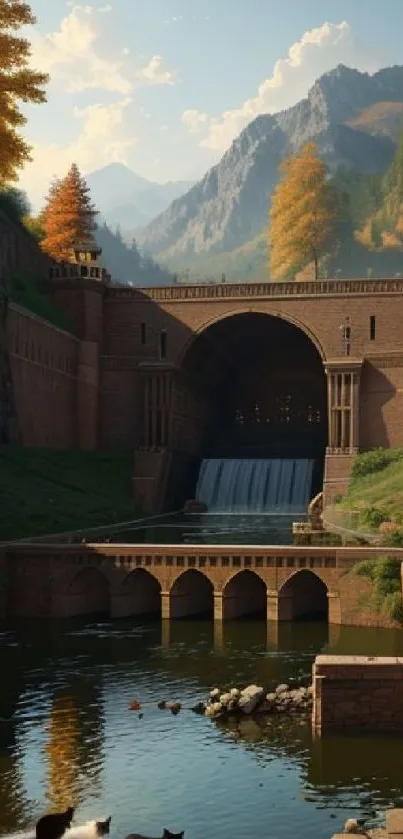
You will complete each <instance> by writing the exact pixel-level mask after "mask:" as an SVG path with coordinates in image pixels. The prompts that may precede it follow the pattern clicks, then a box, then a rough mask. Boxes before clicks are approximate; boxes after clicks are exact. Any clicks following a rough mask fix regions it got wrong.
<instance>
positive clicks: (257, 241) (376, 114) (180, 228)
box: [88, 65, 403, 273]
mask: <svg viewBox="0 0 403 839" xmlns="http://www.w3.org/2000/svg"><path fill="white" fill-rule="evenodd" d="M402 128H403V67H400V66H396V67H390V68H386V69H383V70H380V71H379V72H377V73H375V74H373V75H369V74H367V73H361V72H359V71H358V70H354V69H350V68H348V67H345V66H343V65H339V66H338V67H337V68H336V69H334V70H332V71H331V72H329V73H326V74H325V75H323V76H321V78H320V79H318V80H317V81H316V82H315V84H314V85H313V87H312V88H311V89H310V91H309V93H308V95H307V97H306V98H305V99H303V100H301V101H300V102H299V103H298V104H296V105H294V106H293V107H291V108H288V109H287V110H284V111H281V112H279V113H277V114H265V115H261V116H259V117H257V118H256V119H255V120H253V122H251V123H250V124H249V125H248V126H247V127H246V128H245V129H244V130H243V131H242V133H241V134H240V135H239V137H238V138H237V139H236V140H235V141H234V142H233V144H232V145H231V147H230V148H229V149H228V151H227V152H226V153H225V154H224V156H223V157H222V159H221V161H220V162H219V163H218V164H217V165H216V166H214V167H212V168H211V169H210V170H209V171H208V172H207V174H206V175H205V176H204V178H202V180H200V181H199V182H198V183H196V184H194V185H192V186H191V187H190V189H188V190H186V191H184V190H183V194H180V192H181V189H182V188H183V187H184V184H181V185H179V184H173V185H168V184H167V185H166V187H168V186H172V188H173V190H174V191H175V189H178V193H177V196H176V197H173V200H172V202H171V203H170V204H169V206H167V207H166V208H165V209H164V210H162V211H161V212H160V213H159V215H157V217H156V218H154V219H153V220H152V221H150V222H149V223H148V224H146V226H145V227H143V229H142V230H140V231H139V232H138V234H137V241H138V243H139V245H140V246H141V248H142V250H143V251H145V252H146V253H149V254H151V255H152V256H153V257H155V258H156V259H157V260H158V261H159V262H162V263H164V264H165V265H167V266H168V267H169V268H170V269H171V270H183V269H184V268H190V270H191V272H196V273H197V272H200V273H202V272H205V271H206V270H212V271H213V272H214V271H225V270H226V268H227V267H228V266H231V265H233V264H235V262H236V261H237V259H238V261H239V259H240V258H241V254H243V256H245V254H246V256H245V259H246V262H245V264H246V263H248V261H249V262H250V261H252V263H253V259H252V257H251V254H252V253H253V254H255V252H256V248H257V249H258V251H259V253H260V256H261V257H262V258H263V253H264V247H263V245H262V242H263V238H262V237H263V236H264V231H265V230H266V227H267V213H268V208H269V204H270V195H271V193H272V191H273V189H274V187H275V185H276V183H277V181H278V177H279V174H278V168H279V164H280V163H281V161H282V159H283V158H284V156H285V155H287V154H289V153H294V152H296V151H298V150H299V149H300V148H301V147H302V146H303V145H304V144H305V143H306V142H309V141H311V140H314V141H315V142H316V143H317V145H318V148H319V152H320V154H321V156H322V157H323V158H324V160H325V161H326V163H327V164H328V166H329V169H330V171H331V172H335V171H336V170H337V169H338V168H339V167H347V168H350V169H356V170H359V171H361V172H363V173H376V172H384V171H385V170H386V169H387V167H388V166H389V165H390V163H391V161H392V159H393V156H394V153H395V151H396V144H397V139H398V137H399V135H400V133H401V131H402ZM115 165H116V164H115ZM108 168H110V167H108ZM103 171H105V170H103ZM96 174H97V173H94V175H96ZM136 177H137V176H136ZM88 180H89V184H90V186H91V177H90V178H89V179H88ZM127 186H128V188H129V184H127ZM155 186H156V185H152V188H154V187H155ZM92 189H93V187H92ZM139 192H140V195H141V194H143V196H144V195H147V190H146V189H144V190H143V192H142V193H141V186H140V189H139V190H138V191H137V193H136V206H138V208H139V210H140V212H141V213H143V214H144V209H145V208H146V210H147V211H149V210H150V211H151V205H150V204H147V202H146V201H145V203H144V204H143V205H141V204H139V200H138V195H139ZM154 194H155V193H154ZM93 195H94V198H95V199H96V193H95V191H93ZM158 195H159V198H158V200H163V199H162V198H161V196H162V195H163V198H167V197H168V195H169V190H168V189H167V190H166V191H165V193H163V194H162V193H161V194H158ZM99 206H101V207H102V209H103V212H104V213H105V209H104V204H103V202H102V201H101V200H99ZM123 206H125V204H124V203H123ZM115 209H116V208H115ZM145 214H146V215H147V212H146V213H145ZM242 258H243V257H242Z"/></svg>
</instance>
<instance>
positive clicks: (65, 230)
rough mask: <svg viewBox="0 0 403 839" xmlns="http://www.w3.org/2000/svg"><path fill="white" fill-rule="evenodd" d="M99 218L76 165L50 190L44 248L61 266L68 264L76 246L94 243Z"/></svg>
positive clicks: (46, 209) (45, 213) (43, 220)
mask: <svg viewBox="0 0 403 839" xmlns="http://www.w3.org/2000/svg"><path fill="white" fill-rule="evenodd" d="M96 215H97V210H96V209H95V207H94V206H93V204H92V203H91V197H90V190H89V187H88V186H87V183H86V181H85V178H83V176H82V175H81V174H80V171H79V169H78V166H77V165H76V164H75V163H73V165H72V166H71V168H70V170H69V172H68V174H67V175H66V177H65V178H63V179H62V180H59V181H54V182H53V184H52V185H51V187H50V190H49V193H48V196H47V200H46V205H45V209H44V210H43V212H42V214H41V225H42V228H43V231H44V237H43V239H42V241H41V248H42V249H43V250H44V251H45V252H46V253H47V254H49V256H51V257H52V259H55V260H56V261H58V262H62V261H64V260H66V261H68V260H69V259H70V258H71V249H72V248H73V247H74V245H76V244H78V243H80V242H81V243H85V242H89V241H92V238H93V233H94V230H95V228H96V223H95V217H96Z"/></svg>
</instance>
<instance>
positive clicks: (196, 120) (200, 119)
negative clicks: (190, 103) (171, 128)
mask: <svg viewBox="0 0 403 839" xmlns="http://www.w3.org/2000/svg"><path fill="white" fill-rule="evenodd" d="M182 122H183V124H184V125H186V128H187V129H188V131H189V134H198V133H199V131H202V130H203V128H204V127H205V126H209V124H210V122H211V117H209V116H208V114H203V113H202V112H201V111H196V110H188V111H184V112H183V114H182Z"/></svg>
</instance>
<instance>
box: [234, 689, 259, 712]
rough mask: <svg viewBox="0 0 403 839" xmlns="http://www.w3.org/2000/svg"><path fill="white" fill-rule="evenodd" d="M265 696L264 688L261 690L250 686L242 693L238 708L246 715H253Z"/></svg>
mask: <svg viewBox="0 0 403 839" xmlns="http://www.w3.org/2000/svg"><path fill="white" fill-rule="evenodd" d="M263 696H264V690H263V688H260V687H258V686H257V685H249V687H247V688H245V690H243V691H241V695H240V697H239V699H238V708H239V709H240V710H241V711H242V712H243V713H244V714H252V713H253V711H254V710H255V708H257V706H258V705H259V703H260V702H261V700H262V699H263Z"/></svg>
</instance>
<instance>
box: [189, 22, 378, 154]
mask: <svg viewBox="0 0 403 839" xmlns="http://www.w3.org/2000/svg"><path fill="white" fill-rule="evenodd" d="M337 64H346V65H349V66H352V67H357V68H358V69H361V70H367V71H373V70H375V69H378V68H379V63H378V62H375V61H374V59H373V57H372V56H370V55H369V54H366V53H364V52H363V51H362V50H361V49H360V47H359V46H358V44H357V42H356V39H355V38H354V35H353V32H352V29H351V27H350V25H349V24H348V23H346V21H342V22H341V23H338V24H335V23H323V24H322V26H318V27H317V28H316V29H310V30H308V31H307V32H305V33H304V34H303V35H302V37H301V38H300V40H299V41H295V43H294V44H292V45H291V47H290V48H289V50H288V55H287V57H286V58H280V59H279V60H278V61H276V63H275V65H274V67H273V72H272V75H271V76H270V77H269V78H268V79H265V80H264V81H263V82H262V83H261V85H260V86H259V89H258V92H257V95H256V96H255V97H254V98H253V99H248V100H247V101H245V102H244V103H243V104H242V105H241V106H240V107H239V108H235V109H233V110H230V111H225V112H224V113H223V114H222V116H221V117H220V118H215V117H211V116H210V115H209V114H206V113H203V112H202V111H197V110H194V109H193V110H187V111H184V113H183V114H182V122H183V124H184V125H185V126H186V128H187V129H188V131H189V132H190V133H192V134H196V133H198V134H202V135H203V137H202V139H201V142H200V145H201V146H202V147H204V148H207V149H212V150H213V151H219V152H222V151H225V150H226V149H227V148H228V146H229V145H230V144H231V142H232V141H233V140H234V139H235V137H236V136H237V135H238V134H239V133H240V131H241V130H242V129H243V128H244V127H245V126H246V125H247V124H248V123H249V122H251V120H253V119H254V118H255V117H257V116H258V115H259V114H264V113H275V112H277V111H281V110H283V109H284V108H288V107H290V106H291V105H294V104H295V103H296V102H298V101H299V100H300V99H302V98H303V97H304V96H306V95H307V92H308V90H309V88H310V87H311V86H312V85H313V84H314V82H315V81H316V79H317V78H318V77H319V76H321V75H322V74H323V73H326V72H328V71H329V70H332V69H333V68H334V67H336V66H337Z"/></svg>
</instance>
